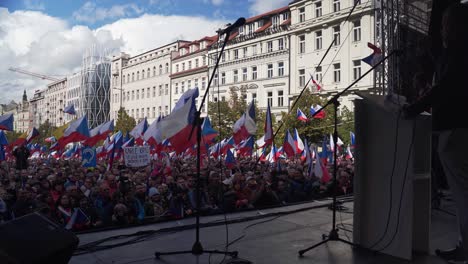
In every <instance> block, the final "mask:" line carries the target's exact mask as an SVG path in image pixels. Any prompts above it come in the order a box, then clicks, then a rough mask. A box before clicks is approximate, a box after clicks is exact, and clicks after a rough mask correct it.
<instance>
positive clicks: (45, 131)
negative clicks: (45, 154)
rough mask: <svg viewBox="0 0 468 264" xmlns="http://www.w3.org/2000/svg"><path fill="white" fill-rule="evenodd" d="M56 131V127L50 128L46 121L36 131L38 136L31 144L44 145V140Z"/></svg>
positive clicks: (50, 125)
mask: <svg viewBox="0 0 468 264" xmlns="http://www.w3.org/2000/svg"><path fill="white" fill-rule="evenodd" d="M55 129H56V127H54V126H52V124H51V123H50V122H49V120H46V121H45V122H44V123H42V124H41V125H40V126H39V127H38V128H37V130H38V131H39V136H37V137H36V138H35V139H33V141H32V143H39V144H44V140H45V139H46V138H48V137H50V136H52V132H53V131H54V130H55Z"/></svg>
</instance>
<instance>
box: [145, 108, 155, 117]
mask: <svg viewBox="0 0 468 264" xmlns="http://www.w3.org/2000/svg"><path fill="white" fill-rule="evenodd" d="M146 116H147V117H150V108H149V107H147V108H146ZM153 117H154V116H153Z"/></svg>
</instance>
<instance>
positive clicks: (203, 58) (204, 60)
mask: <svg viewBox="0 0 468 264" xmlns="http://www.w3.org/2000/svg"><path fill="white" fill-rule="evenodd" d="M202 63H203V66H205V65H206V57H205V56H203V57H202Z"/></svg>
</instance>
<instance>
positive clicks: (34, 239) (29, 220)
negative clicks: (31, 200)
mask: <svg viewBox="0 0 468 264" xmlns="http://www.w3.org/2000/svg"><path fill="white" fill-rule="evenodd" d="M78 243H79V240H78V238H77V237H76V236H75V234H73V233H72V232H70V231H67V230H65V229H63V228H61V227H59V226H58V225H57V224H56V223H54V222H52V221H51V220H50V219H48V218H47V217H45V216H43V215H41V214H39V213H33V214H29V215H25V216H23V217H19V218H17V219H15V220H13V221H9V222H6V223H2V224H0V263H3V264H5V263H8V264H10V263H15V264H16V263H19V264H23V263H25V264H26V263H27V264H39V263H41V264H42V263H44V264H45V263H57V264H60V263H68V261H69V260H70V258H71V256H72V254H73V251H74V250H75V249H76V247H77V246H78Z"/></svg>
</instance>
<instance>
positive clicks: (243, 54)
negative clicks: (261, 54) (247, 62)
mask: <svg viewBox="0 0 468 264" xmlns="http://www.w3.org/2000/svg"><path fill="white" fill-rule="evenodd" d="M242 56H243V58H245V57H247V47H245V48H244V49H243V52H242Z"/></svg>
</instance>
